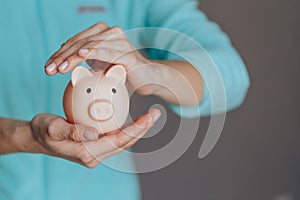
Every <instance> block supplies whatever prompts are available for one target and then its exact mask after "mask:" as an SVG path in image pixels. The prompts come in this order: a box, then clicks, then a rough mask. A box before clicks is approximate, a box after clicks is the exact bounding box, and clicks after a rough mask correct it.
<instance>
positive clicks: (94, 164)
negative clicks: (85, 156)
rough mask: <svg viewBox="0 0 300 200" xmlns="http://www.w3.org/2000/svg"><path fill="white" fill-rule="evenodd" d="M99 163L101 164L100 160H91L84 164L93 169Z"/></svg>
mask: <svg viewBox="0 0 300 200" xmlns="http://www.w3.org/2000/svg"><path fill="white" fill-rule="evenodd" d="M98 164H99V163H98V162H91V163H87V164H85V165H84V166H85V167H87V168H89V169H93V168H95V167H97V165H98Z"/></svg>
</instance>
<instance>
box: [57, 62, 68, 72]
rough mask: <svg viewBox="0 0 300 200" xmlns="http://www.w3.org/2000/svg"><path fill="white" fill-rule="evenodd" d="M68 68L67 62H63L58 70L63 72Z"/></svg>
mask: <svg viewBox="0 0 300 200" xmlns="http://www.w3.org/2000/svg"><path fill="white" fill-rule="evenodd" d="M67 67H68V62H67V61H65V62H63V63H62V64H61V65H60V66H59V67H58V68H59V70H60V71H65V69H66V68H67Z"/></svg>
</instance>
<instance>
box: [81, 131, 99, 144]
mask: <svg viewBox="0 0 300 200" xmlns="http://www.w3.org/2000/svg"><path fill="white" fill-rule="evenodd" d="M83 137H84V138H85V139H86V140H88V141H93V140H95V139H96V138H95V135H94V133H93V131H90V130H87V131H85V132H84V133H83Z"/></svg>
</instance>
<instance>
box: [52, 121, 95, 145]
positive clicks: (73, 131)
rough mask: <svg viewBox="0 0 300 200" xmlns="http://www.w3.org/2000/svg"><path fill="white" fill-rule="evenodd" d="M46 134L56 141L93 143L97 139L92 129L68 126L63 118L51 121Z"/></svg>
mask: <svg viewBox="0 0 300 200" xmlns="http://www.w3.org/2000/svg"><path fill="white" fill-rule="evenodd" d="M48 134H49V135H50V136H51V137H52V138H54V139H57V140H69V139H72V140H74V141H94V140H97V139H98V132H97V131H96V130H95V129H93V128H92V127H86V126H83V125H79V124H75V125H74V124H70V123H68V122H67V121H66V120H65V119H63V118H56V119H54V120H53V121H51V123H50V124H49V126H48Z"/></svg>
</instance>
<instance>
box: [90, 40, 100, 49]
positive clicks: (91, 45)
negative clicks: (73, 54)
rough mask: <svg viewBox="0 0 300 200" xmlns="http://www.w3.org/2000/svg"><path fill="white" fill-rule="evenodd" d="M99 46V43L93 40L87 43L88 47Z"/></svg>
mask: <svg viewBox="0 0 300 200" xmlns="http://www.w3.org/2000/svg"><path fill="white" fill-rule="evenodd" d="M99 44H100V41H95V40H93V41H89V43H88V47H90V48H91V47H97V46H98V45H99Z"/></svg>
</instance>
